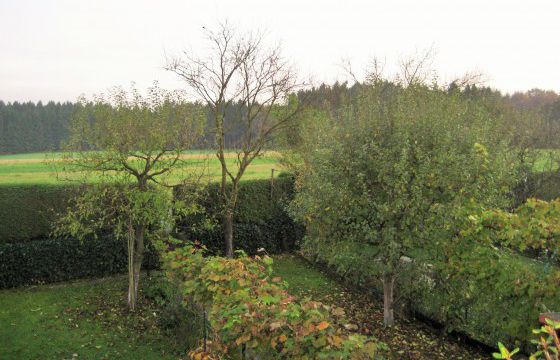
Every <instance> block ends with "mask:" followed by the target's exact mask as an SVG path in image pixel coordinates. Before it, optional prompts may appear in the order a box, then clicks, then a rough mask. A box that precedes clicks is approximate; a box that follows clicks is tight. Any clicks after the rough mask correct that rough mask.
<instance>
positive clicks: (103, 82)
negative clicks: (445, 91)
mask: <svg viewBox="0 0 560 360" xmlns="http://www.w3.org/2000/svg"><path fill="white" fill-rule="evenodd" d="M225 19H227V20H228V21H229V22H231V23H233V24H235V25H237V26H238V27H240V28H242V29H261V30H262V29H265V30H267V32H268V34H269V36H268V39H269V40H270V41H271V42H274V41H281V43H282V45H283V49H284V54H285V55H286V56H287V57H288V58H290V59H291V60H292V61H293V63H294V64H295V65H296V66H297V68H298V69H299V72H300V74H301V75H302V76H303V77H304V78H310V77H311V78H312V79H314V81H316V82H320V81H329V82H330V81H334V80H335V79H344V72H343V71H342V69H341V67H340V64H341V59H343V58H348V59H351V60H352V62H353V64H354V65H353V66H354V68H355V69H356V70H359V69H363V67H364V66H365V64H366V63H367V61H368V59H370V58H372V57H373V56H376V57H378V58H381V59H385V61H386V63H387V64H394V63H395V62H396V61H397V60H398V59H399V58H400V57H402V56H406V55H409V54H413V53H414V52H416V51H421V50H422V49H426V48H429V47H433V48H435V49H436V51H437V54H436V57H435V61H434V67H435V69H437V71H438V73H439V76H440V77H441V78H443V79H446V78H451V77H454V76H457V75H460V74H462V73H464V72H466V71H479V72H483V73H484V74H485V75H486V76H487V78H488V79H489V81H488V85H490V86H492V87H496V88H498V89H501V90H504V91H507V92H513V91H516V90H527V89H530V88H534V87H539V88H544V89H552V90H555V91H560V1H558V0H546V1H545V0H531V1H529V0H526V1H517V0H507V1H506V0H504V1H502V0H484V1H482V0H469V1H462V0H461V1H456V0H429V1H427V0H421V1H419V0H406V1H405V0H398V1H396V0H382V1H379V0H370V1H357V0H338V1H326V0H322V1H305V0H299V1H292V0H282V1H267V0H260V1H259V0H255V1H245V0H235V1H218V0H205V1H186V0H183V1H179V0H176V1H171V0H160V1H141V0H126V1H124V0H110V1H109V0H107V1H106V0H96V1H85V0H83V1H78V0H67V1H62V0H60V1H58V0H52V1H49V0H36V1H31V0H0V34H1V36H0V99H1V100H4V101H15V100H18V101H26V100H33V101H37V100H43V101H47V100H56V101H64V100H72V101H73V100H75V99H76V98H77V97H78V96H79V95H80V94H86V95H91V94H94V93H99V92H102V91H104V90H106V89H107V88H108V87H111V86H114V85H124V86H127V85H128V84H130V82H131V81H135V82H136V83H137V84H138V86H139V87H141V88H143V87H146V86H148V85H149V84H150V83H151V82H152V80H159V81H160V82H161V83H162V86H164V87H166V88H177V87H180V86H181V83H180V82H179V81H178V80H177V79H176V78H175V77H174V75H172V74H171V73H167V72H165V71H164V70H163V69H162V66H163V65H164V63H165V53H168V54H176V53H177V52H178V51H180V50H181V49H184V48H188V49H191V50H193V51H199V50H200V51H203V49H204V46H205V45H204V42H203V39H202V32H201V30H202V26H206V27H208V28H212V27H215V25H216V24H217V23H218V22H220V21H223V20H225ZM388 68H389V69H390V66H388Z"/></svg>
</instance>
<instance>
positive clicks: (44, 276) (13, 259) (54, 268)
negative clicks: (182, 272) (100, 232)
mask: <svg viewBox="0 0 560 360" xmlns="http://www.w3.org/2000/svg"><path fill="white" fill-rule="evenodd" d="M127 264H128V257H127V250H126V241H118V240H115V239H112V238H99V239H89V240H86V241H83V242H80V241H78V240H76V239H73V238H60V239H42V240H36V241H28V242H20V243H6V244H0V288H11V287H17V286H22V285H30V284H43V283H51V282H57V281H67V280H72V279H79V278H86V277H100V276H107V275H112V274H117V273H122V272H126V270H127ZM142 266H143V268H144V269H156V268H158V267H159V258H158V255H157V252H156V251H155V249H154V248H153V246H151V245H148V248H147V249H146V252H145V255H144V262H143V264H142Z"/></svg>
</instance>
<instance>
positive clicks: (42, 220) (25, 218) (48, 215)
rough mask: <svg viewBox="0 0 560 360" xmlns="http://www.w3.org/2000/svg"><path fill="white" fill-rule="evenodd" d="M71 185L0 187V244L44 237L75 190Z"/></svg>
mask: <svg viewBox="0 0 560 360" xmlns="http://www.w3.org/2000/svg"><path fill="white" fill-rule="evenodd" d="M77 189H78V187H77V186H74V185H70V186H64V185H2V186H0V244H2V243H7V242H19V241H28V240H32V239H40V238H41V239H45V238H47V237H48V234H49V233H50V231H51V224H52V223H53V222H54V221H55V220H56V213H57V212H60V211H62V210H64V209H65V208H66V203H67V201H68V199H70V197H71V196H72V195H73V194H74V193H75V191H77Z"/></svg>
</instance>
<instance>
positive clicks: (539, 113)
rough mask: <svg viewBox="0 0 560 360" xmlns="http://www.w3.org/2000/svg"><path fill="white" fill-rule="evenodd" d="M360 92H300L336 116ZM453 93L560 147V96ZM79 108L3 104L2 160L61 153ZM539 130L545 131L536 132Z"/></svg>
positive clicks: (341, 86) (475, 90)
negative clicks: (515, 119)
mask: <svg viewBox="0 0 560 360" xmlns="http://www.w3.org/2000/svg"><path fill="white" fill-rule="evenodd" d="M359 86H363V85H360V84H354V85H352V86H348V84H347V83H335V84H333V85H325V84H323V85H321V86H318V87H314V88H311V89H308V90H304V91H300V92H299V93H298V94H297V95H298V99H299V101H300V104H302V105H303V106H306V107H311V108H315V109H321V110H324V111H336V110H338V109H340V108H342V107H343V106H345V105H348V104H351V102H352V99H353V97H355V96H356V95H355V94H357V93H358V92H357V91H356V89H357V87H359ZM448 91H460V92H461V93H462V94H464V96H467V97H469V96H470V97H484V98H486V99H487V100H488V101H489V102H490V103H492V104H493V105H492V106H498V107H502V108H503V107H505V108H510V110H511V111H521V112H523V113H525V114H526V116H527V117H528V118H529V123H528V124H527V125H528V126H530V127H532V128H533V129H532V132H534V133H535V134H538V136H536V138H535V139H534V143H533V144H532V145H533V146H538V147H543V148H544V147H546V148H550V147H554V148H557V147H560V139H557V136H555V135H554V134H559V133H560V132H559V131H558V130H560V94H558V93H556V92H554V91H545V90H540V89H532V90H529V91H526V92H517V93H514V94H513V95H503V94H502V93H501V92H499V91H497V90H494V89H491V88H488V87H476V86H466V87H464V88H460V89H459V88H454V86H453V85H451V86H450V87H449V89H448ZM75 108H76V104H74V103H70V102H65V103H55V102H48V103H47V104H43V103H42V102H38V103H33V102H25V103H20V102H13V103H5V102H3V101H1V100H0V154H12V153H29V152H43V151H58V150H60V149H61V144H62V143H63V142H64V140H66V138H67V136H68V130H67V125H68V123H69V120H70V118H71V116H72V114H73V112H74V110H75ZM506 113H507V111H506ZM226 117H227V115H226ZM232 117H233V116H232ZM236 126H237V125H236V123H235V121H231V127H230V132H229V134H228V136H229V138H228V139H227V143H228V146H230V147H235V144H237V143H239V137H240V136H241V134H243V131H242V129H236ZM209 128H210V127H209ZM535 128H538V129H540V131H535V130H536V129H535ZM237 130H238V131H237ZM210 141H212V135H211V134H207V135H206V137H205V141H203V142H201V143H200V144H199V146H198V147H200V148H204V147H205V145H204V144H207V143H208V142H210Z"/></svg>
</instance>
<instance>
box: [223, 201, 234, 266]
mask: <svg viewBox="0 0 560 360" xmlns="http://www.w3.org/2000/svg"><path fill="white" fill-rule="evenodd" d="M224 240H225V243H226V256H227V257H228V258H232V257H233V212H230V211H227V212H226V214H225V215H224Z"/></svg>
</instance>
